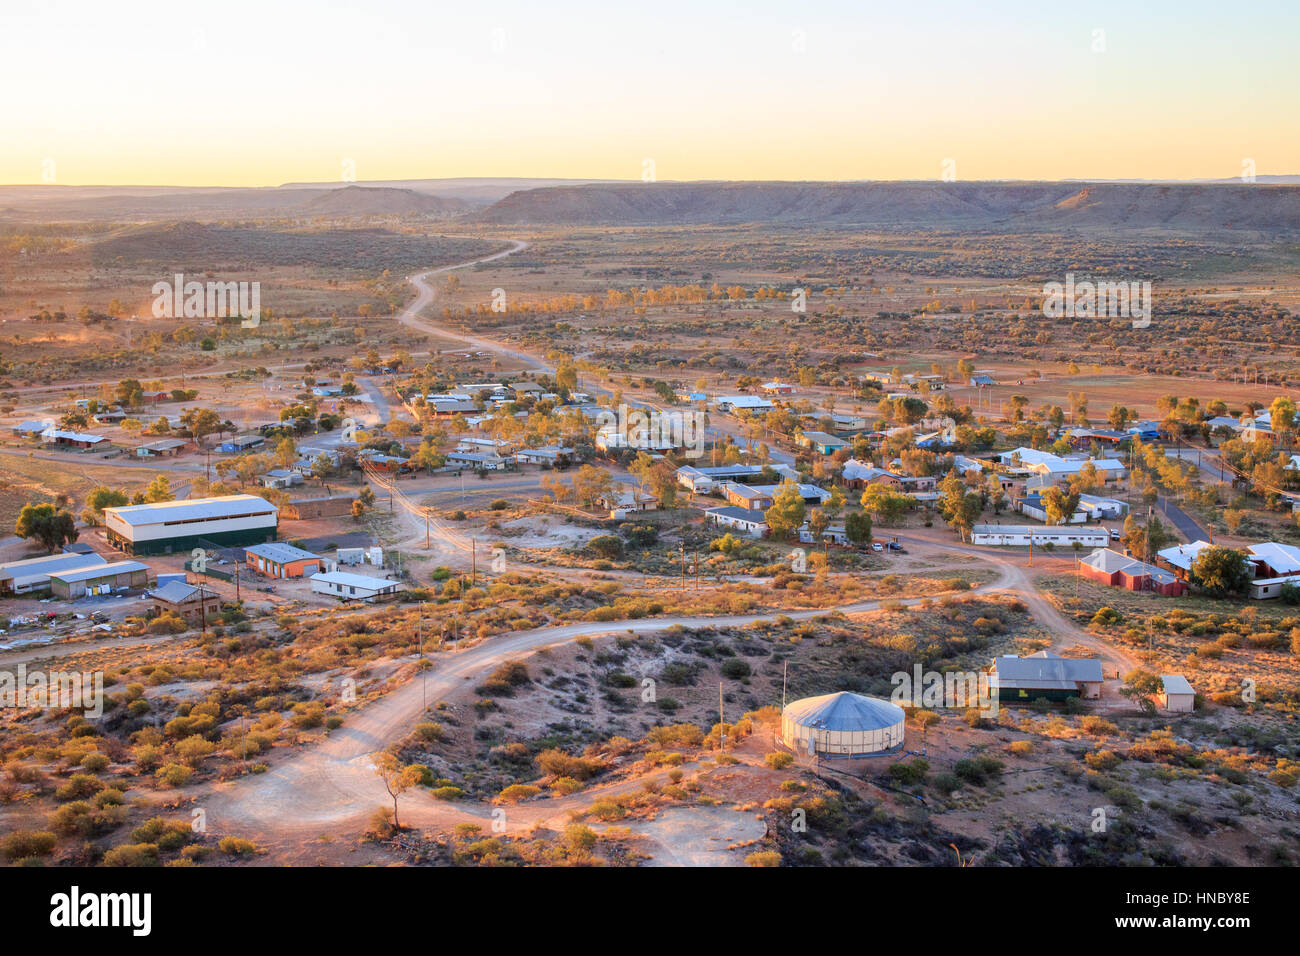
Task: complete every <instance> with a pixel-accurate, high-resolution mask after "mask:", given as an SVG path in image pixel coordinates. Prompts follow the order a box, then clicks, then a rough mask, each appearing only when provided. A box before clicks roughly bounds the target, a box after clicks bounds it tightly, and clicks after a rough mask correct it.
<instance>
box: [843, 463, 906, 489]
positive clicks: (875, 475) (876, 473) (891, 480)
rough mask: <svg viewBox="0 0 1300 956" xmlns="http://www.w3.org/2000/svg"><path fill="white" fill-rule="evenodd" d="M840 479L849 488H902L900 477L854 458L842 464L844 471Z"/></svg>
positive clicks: (901, 478) (901, 477)
mask: <svg viewBox="0 0 1300 956" xmlns="http://www.w3.org/2000/svg"><path fill="white" fill-rule="evenodd" d="M840 477H841V478H843V480H844V483H845V484H846V485H848V486H849V487H850V488H865V487H866V486H867V485H875V484H880V485H889V486H890V487H893V488H902V487H903V476H902V475H897V474H895V473H894V472H892V471H888V470H887V469H884V468H877V467H876V466H875V465H873V464H871V463H870V462H866V461H858V459H856V458H850V459H849V460H848V461H846V462H845V463H844V470H843V471H842V472H841V473H840Z"/></svg>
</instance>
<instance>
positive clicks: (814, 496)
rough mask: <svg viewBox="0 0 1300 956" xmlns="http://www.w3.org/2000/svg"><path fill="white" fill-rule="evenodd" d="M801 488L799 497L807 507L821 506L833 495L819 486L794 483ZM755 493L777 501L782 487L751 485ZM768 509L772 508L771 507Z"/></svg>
mask: <svg viewBox="0 0 1300 956" xmlns="http://www.w3.org/2000/svg"><path fill="white" fill-rule="evenodd" d="M794 484H796V485H797V486H798V488H799V497H800V498H802V499H803V501H804V504H807V505H821V504H825V503H826V502H827V501H829V500H830V497H831V493H830V492H829V491H827V490H826V489H825V488H821V487H818V486H817V485H810V484H807V483H805V482H794ZM749 487H750V488H751V489H752V490H753V491H756V492H758V493H759V494H766V495H768V496H769V497H771V498H772V499H773V500H775V499H776V493H777V492H778V491H780V490H781V485H750V486H749ZM768 507H771V506H770V505H769V506H768Z"/></svg>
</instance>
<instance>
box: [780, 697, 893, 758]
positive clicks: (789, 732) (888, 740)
mask: <svg viewBox="0 0 1300 956" xmlns="http://www.w3.org/2000/svg"><path fill="white" fill-rule="evenodd" d="M906 718H907V715H906V714H905V713H904V712H903V708H901V707H898V706H897V705H895V704H891V703H890V702H889V701H887V700H881V699H880V698H878V697H864V696H863V695H862V694H852V693H849V692H848V691H839V692H838V693H834V694H823V695H822V696H820V697H805V698H803V699H802V700H796V701H794V702H793V703H791V704H789V705H788V706H787V707H786V708H785V710H784V711H782V713H781V741H782V743H784V744H785V745H786V746H787V747H789V748H790V749H791V750H793V751H795V752H796V753H804V754H809V755H814V754H815V755H816V756H819V757H825V758H829V759H836V758H840V759H850V758H854V757H874V756H878V755H880V754H885V753H890V752H891V751H895V750H897V749H899V748H900V747H902V746H903V722H904V721H905V720H906Z"/></svg>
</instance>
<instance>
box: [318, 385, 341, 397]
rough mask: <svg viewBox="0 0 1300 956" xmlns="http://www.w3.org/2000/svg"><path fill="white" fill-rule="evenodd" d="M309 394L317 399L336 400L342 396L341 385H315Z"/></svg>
mask: <svg viewBox="0 0 1300 956" xmlns="http://www.w3.org/2000/svg"><path fill="white" fill-rule="evenodd" d="M311 393H312V394H313V395H314V396H316V397H317V398H337V397H338V396H339V395H342V394H343V386H342V385H317V386H315V387H314V388H313V389H312V390H311Z"/></svg>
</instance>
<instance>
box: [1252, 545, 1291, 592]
mask: <svg viewBox="0 0 1300 956" xmlns="http://www.w3.org/2000/svg"><path fill="white" fill-rule="evenodd" d="M1246 557H1247V559H1248V560H1249V561H1250V562H1251V563H1252V564H1253V565H1254V566H1255V579H1254V580H1253V581H1251V582H1250V591H1249V594H1250V597H1252V598H1254V599H1255V600H1257V601H1262V600H1267V599H1269V598H1275V597H1281V595H1282V589H1283V588H1284V587H1286V586H1288V585H1289V586H1291V587H1300V548H1297V547H1295V545H1290V544H1278V543H1277V542H1275V541H1265V542H1262V543H1260V544H1252V545H1250V546H1249V547H1247V548H1246Z"/></svg>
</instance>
